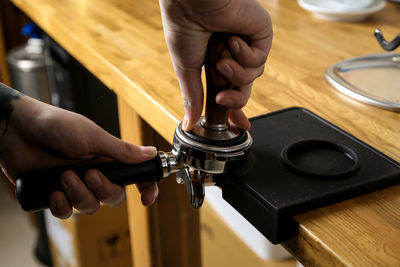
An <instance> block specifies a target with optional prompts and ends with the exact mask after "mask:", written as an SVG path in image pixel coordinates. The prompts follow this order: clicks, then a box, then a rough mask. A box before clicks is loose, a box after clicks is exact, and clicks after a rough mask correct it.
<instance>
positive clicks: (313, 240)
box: [11, 0, 400, 266]
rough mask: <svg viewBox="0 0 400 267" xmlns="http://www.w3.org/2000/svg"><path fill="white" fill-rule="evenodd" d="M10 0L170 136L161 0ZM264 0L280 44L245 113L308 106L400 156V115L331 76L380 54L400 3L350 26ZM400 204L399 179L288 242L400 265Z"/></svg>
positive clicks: (332, 211) (171, 92) (303, 222)
mask: <svg viewBox="0 0 400 267" xmlns="http://www.w3.org/2000/svg"><path fill="white" fill-rule="evenodd" d="M11 1H12V2H13V3H14V4H16V5H17V6H18V7H19V8H20V9H21V10H22V11H23V12H24V13H26V14H27V15H28V16H29V17H30V18H31V19H33V20H34V21H35V22H36V23H37V24H38V25H39V26H40V27H42V28H43V30H45V31H46V32H47V33H48V34H50V35H51V36H52V37H53V38H54V39H55V40H56V41H57V42H58V43H59V44H60V45H61V46H63V47H64V48H65V49H66V50H67V51H68V52H69V53H71V55H73V56H74V57H75V58H76V59H77V60H79V61H80V62H81V63H82V64H83V65H84V66H85V67H86V68H88V69H89V70H90V71H91V72H92V73H94V75H96V76H97V77H98V78H99V79H100V80H101V81H103V82H104V83H105V84H106V85H107V86H108V87H109V88H110V89H112V90H114V91H115V92H116V93H117V94H118V96H119V97H120V98H123V99H124V101H125V102H126V103H127V104H129V105H130V106H131V107H132V108H133V109H134V110H135V111H136V112H137V114H138V115H139V116H140V117H141V118H143V119H144V120H145V121H146V122H147V123H148V124H149V125H150V126H151V127H152V128H154V129H155V130H156V131H157V132H158V133H159V134H160V135H161V136H163V137H164V138H165V139H166V140H168V141H169V142H171V141H172V137H173V132H174V129H175V127H176V125H177V123H178V122H179V121H180V120H181V119H182V118H183V115H184V111H183V104H182V101H181V96H180V93H179V85H178V82H177V79H176V77H175V75H174V72H173V68H172V64H171V61H170V58H169V55H168V51H167V47H166V45H165V42H164V37H163V32H162V24H161V19H160V14H159V7H158V4H157V1H155V0H148V1H140V0H130V1H120V0H67V1H56V0H35V1H29V0H11ZM260 2H261V4H262V5H263V6H264V7H265V8H266V9H267V10H268V11H269V12H270V14H271V17H272V21H273V23H274V41H273V46H272V50H271V53H270V56H269V59H268V64H267V66H266V70H265V73H264V75H263V76H262V77H261V78H259V79H258V80H257V81H256V82H255V84H254V90H253V93H252V97H251V99H250V101H249V104H248V106H247V107H246V108H245V112H246V114H247V115H248V116H249V117H252V116H256V115H260V114H264V113H268V112H271V111H275V110H278V109H282V108H286V107H290V106H302V107H305V108H308V109H310V110H311V111H313V112H315V113H316V114H317V115H320V116H322V117H323V118H325V119H327V120H328V121H330V122H332V123H334V124H336V125H338V126H339V127H341V128H343V129H344V130H346V131H348V132H349V133H351V134H353V135H354V136H356V137H357V138H359V139H361V140H363V141H365V142H366V143H368V144H370V145H371V146H373V147H375V148H376V149H378V150H380V151H382V152H383V153H385V154H386V155H388V156H390V157H392V158H393V159H395V160H397V161H400V141H399V140H400V114H399V113H394V112H390V111H385V110H381V109H378V108H375V107H372V106H369V105H366V104H363V103H359V102H357V101H355V100H352V99H350V98H348V97H346V96H344V95H342V94H340V93H338V92H336V91H335V90H334V89H333V88H332V87H331V86H330V85H329V84H328V83H327V82H326V81H325V78H324V74H325V70H326V68H327V67H328V66H330V65H332V64H334V63H336V62H338V61H341V60H344V59H348V58H351V57H355V56H360V55H365V54H373V53H378V52H382V49H381V48H380V46H379V45H378V43H377V41H376V40H375V39H374V37H373V31H374V29H375V28H377V27H379V28H381V30H382V31H383V33H384V35H385V36H386V37H387V38H388V39H391V38H393V37H394V36H396V35H397V34H398V32H399V31H400V5H395V4H393V3H387V5H386V7H385V8H384V9H383V10H382V11H380V12H378V13H376V14H373V15H371V16H370V17H369V18H368V19H367V20H365V21H363V22H355V23H343V22H331V21H322V20H319V19H317V18H315V17H313V16H312V15H311V14H310V13H308V12H306V11H304V10H302V9H301V8H300V7H299V6H298V5H297V2H296V1H289V0H286V1H283V0H281V1H273V0H261V1H260ZM399 207H400V186H395V187H392V188H389V189H386V190H382V191H379V192H376V193H373V194H369V195H366V196H363V197H359V198H356V199H352V200H348V201H344V202H342V203H338V204H336V205H332V206H329V207H326V208H321V209H319V210H316V211H312V212H308V213H306V214H302V215H299V216H296V217H295V220H296V221H297V222H298V223H299V230H298V234H297V235H296V237H295V238H294V239H293V240H291V241H290V242H288V243H286V247H287V248H288V249H289V250H290V251H292V253H293V254H294V255H295V256H296V257H297V258H298V259H299V260H301V261H302V262H305V263H313V264H315V265H354V266H363V265H386V266H389V265H392V266H393V265H400V258H399V255H400V253H399V251H400V221H399V220H400V208H399Z"/></svg>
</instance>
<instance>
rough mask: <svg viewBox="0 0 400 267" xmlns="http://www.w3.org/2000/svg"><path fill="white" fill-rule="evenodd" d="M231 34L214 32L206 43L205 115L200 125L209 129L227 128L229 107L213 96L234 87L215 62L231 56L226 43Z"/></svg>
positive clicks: (222, 129) (219, 129)
mask: <svg viewBox="0 0 400 267" xmlns="http://www.w3.org/2000/svg"><path fill="white" fill-rule="evenodd" d="M232 36H234V35H233V34H230V33H214V34H213V35H211V37H210V39H209V41H208V45H207V52H206V56H205V59H204V68H205V72H206V85H207V98H206V115H205V119H204V121H203V122H202V126H203V127H205V128H207V129H210V130H215V131H224V130H228V129H229V122H228V119H229V111H230V109H228V108H226V107H224V106H221V105H219V104H217V103H216V102H215V97H216V96H217V94H218V93H219V92H221V91H222V90H226V89H235V86H234V85H233V84H232V83H231V82H230V81H229V80H228V79H226V78H225V77H224V76H223V75H222V74H221V73H220V72H219V71H218V70H217V68H216V64H217V62H218V60H220V59H221V58H233V56H232V54H231V52H230V51H229V45H228V40H229V38H230V37H232Z"/></svg>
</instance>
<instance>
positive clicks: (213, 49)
mask: <svg viewBox="0 0 400 267" xmlns="http://www.w3.org/2000/svg"><path fill="white" fill-rule="evenodd" d="M231 36H233V35H232V34H228V33H216V34H213V35H212V36H211V38H210V39H209V42H208V46H207V52H206V56H205V61H204V65H205V72H206V85H207V98H206V111H205V116H204V117H202V118H200V120H199V121H198V122H197V124H196V125H195V126H194V128H193V129H192V130H191V131H189V132H186V131H184V130H183V129H182V123H180V124H179V125H178V127H177V128H176V130H175V134H174V141H173V146H172V151H171V152H162V151H160V152H159V153H158V156H157V157H155V158H154V159H152V160H149V161H146V162H143V163H139V164H126V163H121V162H116V161H114V162H105V163H100V164H93V165H85V166H80V167H76V166H60V167H53V168H49V169H44V170H38V171H34V172H30V173H25V174H21V175H19V176H17V179H16V195H17V199H18V201H19V202H20V204H21V207H22V208H23V209H24V210H26V211H36V210H40V209H44V208H48V207H49V196H50V194H51V193H52V192H54V191H63V187H62V185H61V182H60V179H59V177H60V176H61V174H62V172H64V171H66V170H73V171H75V172H76V173H77V175H78V176H79V177H83V175H84V174H85V173H86V172H87V171H88V170H90V169H97V170H99V171H101V172H102V173H103V174H104V175H105V176H106V177H107V178H108V179H109V180H110V181H111V182H113V183H115V184H119V185H121V186H125V185H128V184H133V183H137V182H144V181H157V182H158V181H161V180H162V179H163V178H164V177H167V176H169V175H170V174H171V173H176V177H177V178H176V179H177V182H178V183H183V184H185V186H186V189H187V191H188V193H189V198H190V203H191V205H192V207H193V208H199V207H201V205H202V203H203V200H204V186H205V185H214V184H215V175H217V174H222V173H225V172H227V170H228V169H230V168H233V167H234V165H235V164H238V163H239V162H240V161H241V160H243V159H244V158H245V155H246V152H247V151H248V150H249V148H250V147H251V145H252V138H251V136H250V134H249V133H248V132H247V131H244V130H242V129H240V128H238V127H236V126H234V125H230V124H229V122H228V118H229V112H230V111H229V109H227V108H225V107H223V106H221V105H219V104H217V103H216V102H215V97H216V95H217V94H218V93H219V92H221V91H222V90H226V89H235V88H234V86H233V85H232V84H231V83H230V82H229V81H228V80H227V79H226V78H224V77H223V76H222V75H221V74H220V73H219V71H218V70H217V69H216V62H217V61H218V60H219V59H220V58H226V57H232V55H231V53H230V51H229V48H228V39H229V38H230V37H231Z"/></svg>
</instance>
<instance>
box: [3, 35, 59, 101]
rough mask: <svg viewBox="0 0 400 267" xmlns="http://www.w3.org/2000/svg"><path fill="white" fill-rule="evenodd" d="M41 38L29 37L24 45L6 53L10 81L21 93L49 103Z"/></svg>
mask: <svg viewBox="0 0 400 267" xmlns="http://www.w3.org/2000/svg"><path fill="white" fill-rule="evenodd" d="M44 49H45V44H44V41H43V40H42V39H38V38H30V39H29V40H28V43H27V44H26V45H22V46H19V47H16V48H14V49H12V50H11V51H10V52H9V53H8V55H7V62H8V65H9V68H10V74H11V82H12V85H13V87H14V88H15V89H17V90H19V91H21V92H22V93H24V94H26V95H28V96H30V97H33V98H35V99H38V100H41V101H43V102H46V103H51V95H50V89H49V82H48V77H47V71H46V61H45V56H44Z"/></svg>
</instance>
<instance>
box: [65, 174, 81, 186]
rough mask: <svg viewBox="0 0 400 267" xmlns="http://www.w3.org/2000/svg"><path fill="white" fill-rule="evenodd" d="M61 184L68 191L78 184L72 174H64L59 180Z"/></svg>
mask: <svg viewBox="0 0 400 267" xmlns="http://www.w3.org/2000/svg"><path fill="white" fill-rule="evenodd" d="M61 183H62V184H63V186H64V187H66V188H68V189H74V188H75V187H76V186H77V185H78V182H77V181H76V177H75V175H73V174H72V173H68V174H66V175H65V176H64V177H63V178H62V179H61Z"/></svg>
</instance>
